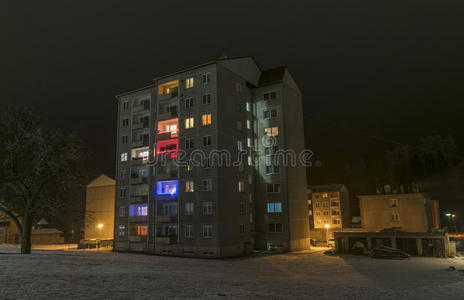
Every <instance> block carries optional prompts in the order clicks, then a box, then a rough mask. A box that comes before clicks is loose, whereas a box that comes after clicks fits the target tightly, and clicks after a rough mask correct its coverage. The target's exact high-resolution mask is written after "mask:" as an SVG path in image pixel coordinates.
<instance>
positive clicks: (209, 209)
mask: <svg viewBox="0 0 464 300" xmlns="http://www.w3.org/2000/svg"><path fill="white" fill-rule="evenodd" d="M201 206H202V208H203V214H204V215H212V214H213V202H203V203H202V204H201Z"/></svg>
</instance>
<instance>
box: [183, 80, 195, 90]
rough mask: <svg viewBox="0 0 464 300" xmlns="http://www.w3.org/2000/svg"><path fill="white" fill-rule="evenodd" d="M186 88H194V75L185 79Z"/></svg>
mask: <svg viewBox="0 0 464 300" xmlns="http://www.w3.org/2000/svg"><path fill="white" fill-rule="evenodd" d="M185 88H186V89H189V88H193V77H190V78H187V79H186V80H185Z"/></svg>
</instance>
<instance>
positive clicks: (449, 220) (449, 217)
mask: <svg viewBox="0 0 464 300" xmlns="http://www.w3.org/2000/svg"><path fill="white" fill-rule="evenodd" d="M445 216H447V217H448V224H449V229H450V231H451V213H446V214H445Z"/></svg>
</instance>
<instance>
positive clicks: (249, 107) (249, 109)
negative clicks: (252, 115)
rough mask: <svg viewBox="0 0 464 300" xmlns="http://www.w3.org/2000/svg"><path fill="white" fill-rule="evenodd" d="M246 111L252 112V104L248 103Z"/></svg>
mask: <svg viewBox="0 0 464 300" xmlns="http://www.w3.org/2000/svg"><path fill="white" fill-rule="evenodd" d="M246 111H251V105H250V102H247V103H246Z"/></svg>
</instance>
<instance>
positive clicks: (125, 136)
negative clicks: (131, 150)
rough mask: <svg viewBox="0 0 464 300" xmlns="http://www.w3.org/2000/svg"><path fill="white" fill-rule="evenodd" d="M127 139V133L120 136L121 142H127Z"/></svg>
mask: <svg viewBox="0 0 464 300" xmlns="http://www.w3.org/2000/svg"><path fill="white" fill-rule="evenodd" d="M128 141H129V137H128V136H127V135H123V136H121V142H122V143H123V144H127V142H128Z"/></svg>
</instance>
